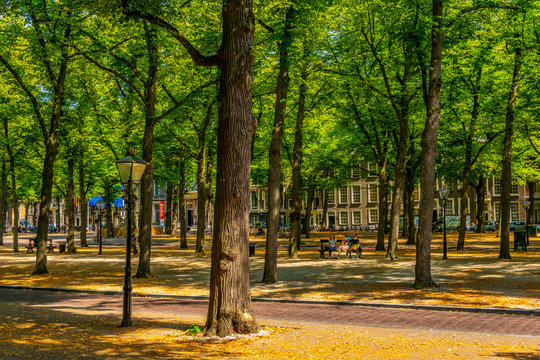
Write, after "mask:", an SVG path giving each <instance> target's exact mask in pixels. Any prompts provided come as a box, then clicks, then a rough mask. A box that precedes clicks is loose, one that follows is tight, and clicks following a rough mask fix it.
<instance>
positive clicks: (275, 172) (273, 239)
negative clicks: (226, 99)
mask: <svg viewBox="0 0 540 360" xmlns="http://www.w3.org/2000/svg"><path fill="white" fill-rule="evenodd" d="M293 18H294V9H293V7H292V5H291V6H289V8H288V9H287V13H286V15H285V27H284V30H283V35H282V36H281V39H282V40H281V41H280V42H278V50H279V72H278V76H277V82H276V101H275V105H274V108H275V112H274V128H273V130H272V138H271V140H270V148H269V149H268V161H269V166H268V214H267V219H266V230H267V231H266V255H265V266H264V274H263V282H275V281H276V280H275V279H277V274H276V272H277V241H278V232H279V211H280V208H281V196H280V195H281V148H282V145H283V124H284V122H285V109H286V107H287V93H288V89H289V67H290V60H289V51H290V47H291V42H292V36H291V32H290V30H291V27H292V22H293ZM293 214H294V213H291V216H292V217H291V227H292V222H293V221H299V219H297V218H296V215H293ZM293 240H294V239H293V238H292V237H291V238H290V239H289V256H290V257H293V258H295V257H297V250H296V244H292V242H293ZM266 261H269V263H268V264H266Z"/></svg>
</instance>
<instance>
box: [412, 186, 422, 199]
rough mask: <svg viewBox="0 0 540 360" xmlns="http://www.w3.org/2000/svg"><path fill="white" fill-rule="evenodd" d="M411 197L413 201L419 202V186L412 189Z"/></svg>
mask: <svg viewBox="0 0 540 360" xmlns="http://www.w3.org/2000/svg"><path fill="white" fill-rule="evenodd" d="M412 196H413V201H420V185H418V186H415V187H414V190H413V193H412Z"/></svg>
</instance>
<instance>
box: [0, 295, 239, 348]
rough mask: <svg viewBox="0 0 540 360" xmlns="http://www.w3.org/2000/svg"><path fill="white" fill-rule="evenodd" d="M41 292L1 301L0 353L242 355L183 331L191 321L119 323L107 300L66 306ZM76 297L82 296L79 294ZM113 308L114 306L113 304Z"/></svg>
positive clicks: (223, 344) (224, 344)
mask: <svg viewBox="0 0 540 360" xmlns="http://www.w3.org/2000/svg"><path fill="white" fill-rule="evenodd" d="M53 299H54V296H51V297H50V299H49V300H50V302H48V301H47V299H46V298H45V301H44V304H42V305H43V306H44V307H36V306H30V305H27V304H24V302H18V303H3V307H2V309H1V310H0V334H2V336H1V337H0V348H1V349H2V358H25V359H31V358H34V359H38V358H39V359H75V358H77V359H79V358H81V359H86V358H88V359H94V358H95V359H97V358H99V359H102V358H122V359H144V358H180V359H211V358H216V359H222V358H224V357H226V358H229V357H230V358H244V357H245V356H246V355H245V354H242V353H241V352H238V351H236V350H233V349H232V348H230V347H228V346H227V345H228V343H229V342H230V341H227V340H222V339H215V338H214V339H205V338H203V337H201V336H196V337H194V336H188V335H186V330H187V329H188V327H189V326H190V325H191V324H190V323H188V322H186V321H185V319H184V320H183V321H182V320H180V319H177V318H173V319H152V318H151V317H149V318H146V319H145V318H141V317H139V318H137V319H135V320H134V323H135V326H133V327H130V328H122V327H119V326H118V324H119V321H120V320H119V317H118V316H111V315H110V311H111V310H112V309H113V308H112V307H111V305H112V304H111V303H108V302H107V301H105V302H103V303H100V304H94V305H93V306H90V307H85V306H81V307H75V308H73V307H70V308H69V309H68V308H66V307H65V306H63V305H62V304H61V303H53V302H52V301H53ZM80 300H84V297H82V296H81V298H80ZM116 305H117V304H116ZM116 310H117V309H116Z"/></svg>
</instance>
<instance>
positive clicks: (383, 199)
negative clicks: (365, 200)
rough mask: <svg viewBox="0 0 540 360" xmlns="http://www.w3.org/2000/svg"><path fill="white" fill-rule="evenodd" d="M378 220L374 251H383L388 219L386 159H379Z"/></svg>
mask: <svg viewBox="0 0 540 360" xmlns="http://www.w3.org/2000/svg"><path fill="white" fill-rule="evenodd" d="M378 164H379V199H378V200H379V222H378V229H377V245H375V251H384V250H386V249H385V248H384V236H385V234H386V221H387V220H388V197H387V195H388V176H387V173H386V170H387V169H386V166H387V160H386V158H383V159H382V161H379V163H378Z"/></svg>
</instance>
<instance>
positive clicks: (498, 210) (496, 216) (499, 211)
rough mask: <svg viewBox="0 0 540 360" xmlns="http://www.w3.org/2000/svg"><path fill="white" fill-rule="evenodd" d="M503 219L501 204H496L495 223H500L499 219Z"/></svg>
mask: <svg viewBox="0 0 540 360" xmlns="http://www.w3.org/2000/svg"><path fill="white" fill-rule="evenodd" d="M500 218H501V203H500V202H498V203H495V219H493V220H495V221H499V219H500Z"/></svg>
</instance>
